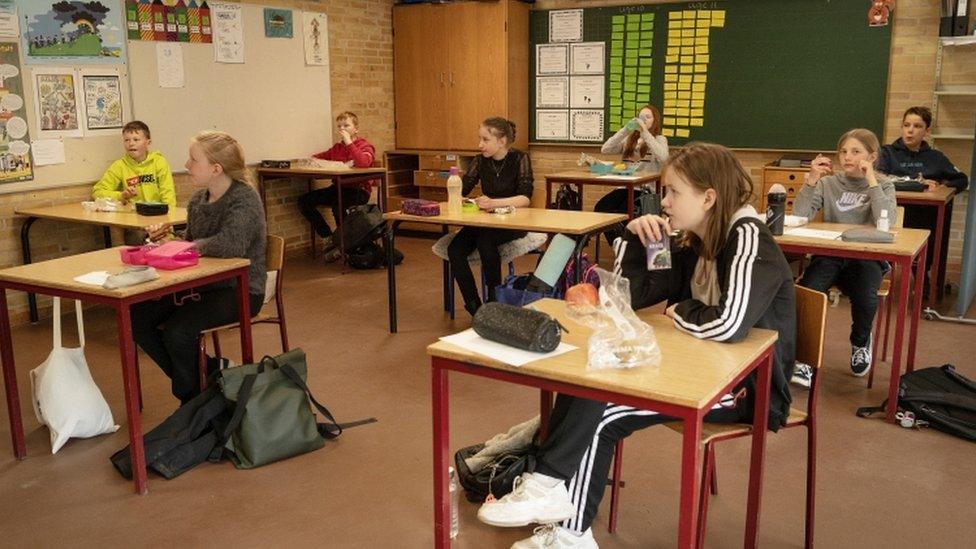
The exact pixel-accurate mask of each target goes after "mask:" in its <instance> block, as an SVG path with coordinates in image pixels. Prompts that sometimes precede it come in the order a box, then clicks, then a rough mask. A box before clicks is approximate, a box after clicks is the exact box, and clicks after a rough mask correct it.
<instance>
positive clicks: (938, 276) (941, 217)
mask: <svg viewBox="0 0 976 549" xmlns="http://www.w3.org/2000/svg"><path fill="white" fill-rule="evenodd" d="M895 197H896V201H897V202H898V205H899V206H905V205H909V204H910V205H913V206H926V207H929V208H935V231H934V232H933V234H932V241H933V242H934V243H935V248H933V249H932V264H931V265H929V280H930V281H931V282H930V283H931V284H933V285H934V286H933V287H930V288H929V307H934V306H935V301H936V300H937V299H941V298H942V296H943V294H944V293H945V267H946V266H945V264H946V257H947V255H948V253H949V250H948V246H947V245H945V246H944V245H943V244H944V242H943V235H944V234H945V231H948V230H949V227H948V225H949V221H950V219H951V215H952V201H953V200H954V199H955V197H956V190H955V189H953V188H952V187H946V186H945V185H940V186H938V187H936V189H935V190H934V191H923V192H910V191H898V192H896V193H895ZM947 213H948V215H947Z"/></svg>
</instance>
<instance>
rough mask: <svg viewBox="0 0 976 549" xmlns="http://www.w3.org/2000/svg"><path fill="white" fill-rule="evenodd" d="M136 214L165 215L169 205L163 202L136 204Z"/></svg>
mask: <svg viewBox="0 0 976 549" xmlns="http://www.w3.org/2000/svg"><path fill="white" fill-rule="evenodd" d="M136 213H138V214H139V215H166V214H168V213H169V204H167V203H165V202H136Z"/></svg>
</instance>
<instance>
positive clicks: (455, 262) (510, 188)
mask: <svg viewBox="0 0 976 549" xmlns="http://www.w3.org/2000/svg"><path fill="white" fill-rule="evenodd" d="M478 138H479V139H478V150H480V151H481V155H480V156H476V157H475V158H474V160H472V161H471V164H470V165H469V166H468V171H467V173H465V174H464V177H463V180H464V187H463V189H462V194H464V196H467V195H468V194H470V193H471V191H472V190H474V188H475V186H476V185H477V184H478V183H479V182H480V183H481V192H482V196H479V197H478V198H476V199H475V202H476V203H477V204H478V207H479V208H481V209H482V210H493V209H495V208H500V207H503V206H514V207H516V208H524V207H526V206H528V205H529V203H530V199H531V198H532V165H531V163H530V162H529V155H528V154H527V153H525V152H522V151H520V150H517V149H513V148H511V144H512V143H513V142H514V141H515V124H513V123H512V122H511V121H509V120H506V119H504V118H497V117H496V118H488V119H487V120H485V121H484V122H482V123H481V128H479V130H478ZM523 236H525V231H512V230H508V229H486V228H482V227H464V228H463V229H461V230H460V231H458V233H457V234H456V235H455V236H454V240H452V241H451V244H450V245H449V246H448V248H447V255H448V257H449V258H450V261H451V272H452V273H454V279H455V280H457V285H458V288H459V289H460V290H461V296H462V297H464V308H465V309H466V310H467V311H468V312H469V313H471V314H472V315H474V313H475V311H477V310H478V307H480V306H481V297H480V296H479V295H478V287H477V285H476V284H475V281H474V275H473V274H472V273H471V267H470V266H469V265H468V256H469V255H470V254H471V252H473V251H474V250H478V254H479V255H480V256H481V270H482V272H483V273H484V275H485V282H486V284H487V285H488V300H489V301H494V300H495V286H498V285H499V284H501V281H502V274H501V270H502V260H501V255H500V254H499V253H498V247H499V246H500V245H502V244H504V243H506V242H510V241H512V240H515V239H517V238H521V237H523Z"/></svg>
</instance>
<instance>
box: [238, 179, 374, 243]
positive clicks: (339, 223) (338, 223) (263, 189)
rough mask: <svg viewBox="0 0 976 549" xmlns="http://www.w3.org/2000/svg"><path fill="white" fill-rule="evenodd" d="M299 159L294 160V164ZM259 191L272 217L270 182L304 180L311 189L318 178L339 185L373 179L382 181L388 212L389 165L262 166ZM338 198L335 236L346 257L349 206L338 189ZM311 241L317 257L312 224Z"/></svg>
mask: <svg viewBox="0 0 976 549" xmlns="http://www.w3.org/2000/svg"><path fill="white" fill-rule="evenodd" d="M297 163H298V161H295V160H293V161H292V164H297ZM256 171H257V174H258V194H259V195H260V196H261V204H263V205H264V218H265V220H266V221H267V219H268V199H267V194H266V192H267V191H266V185H267V182H268V181H275V180H278V179H304V180H305V181H306V182H307V183H308V190H309V192H311V191H312V185H313V183H314V182H315V180H316V179H331V180H332V184H333V185H337V188H338V187H348V186H351V185H353V184H355V183H361V182H363V181H369V180H372V179H379V180H380V189H379V193H378V194H377V197H378V198H377V201H378V202H379V206H380V211H384V212H385V211H386V198H385V197H386V168H350V169H348V170H327V169H323V168H315V167H311V166H295V167H292V168H258V169H257V170H256ZM336 201H337V202H338V208H339V219H336V231H335V235H336V237H337V238H338V239H339V250H340V251H341V252H342V256H343V258H344V257H345V256H346V247H345V246H344V245H343V243H342V233H341V232H340V231H341V230H342V228H341V227H342V216H343V213H344V212H345V209H344V208H343V207H342V193H341V192H336ZM308 234H309V242H311V246H312V248H311V252H310V253H311V254H312V258H313V259H314V258H315V229H314V228H313V227H312V225H311V224H309V226H308Z"/></svg>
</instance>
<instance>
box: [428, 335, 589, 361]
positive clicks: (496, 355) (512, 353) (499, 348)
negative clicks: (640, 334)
mask: <svg viewBox="0 0 976 549" xmlns="http://www.w3.org/2000/svg"><path fill="white" fill-rule="evenodd" d="M441 341H446V342H448V343H451V344H454V345H457V346H458V347H464V348H465V349H467V350H469V351H473V352H475V353H478V354H479V355H484V356H486V357H488V358H492V359H495V360H498V361H500V362H504V363H505V364H510V365H512V366H524V365H526V364H528V363H529V362H535V361H536V360H541V359H543V358H549V357H554V356H558V355H561V354H563V353H568V352H569V351H572V350H573V349H575V348H576V347H575V346H574V345H570V344H568V343H560V344H559V346H558V347H556V349H555V350H554V351H552V352H549V353H533V352H530V351H523V350H522V349H516V348H515V347H509V346H508V345H504V344H502V343H498V342H496V341H490V340H487V339H485V338H483V337H481V336H480V335H478V334H477V333H476V332H475V331H474V329H472V328H468V329H467V330H465V331H463V332H461V333H458V334H454V335H449V336H444V337H442V338H441Z"/></svg>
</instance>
